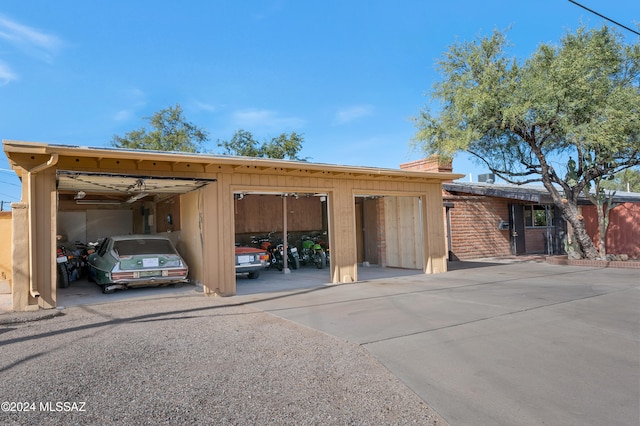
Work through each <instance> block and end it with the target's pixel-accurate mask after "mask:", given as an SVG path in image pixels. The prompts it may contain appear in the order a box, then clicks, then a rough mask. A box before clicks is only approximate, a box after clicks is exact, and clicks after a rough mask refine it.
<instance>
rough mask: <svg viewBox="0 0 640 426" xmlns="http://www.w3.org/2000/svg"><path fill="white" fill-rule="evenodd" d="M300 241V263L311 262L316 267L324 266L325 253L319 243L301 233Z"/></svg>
mask: <svg viewBox="0 0 640 426" xmlns="http://www.w3.org/2000/svg"><path fill="white" fill-rule="evenodd" d="M300 241H301V244H300V261H301V262H302V264H304V265H308V264H311V263H313V264H314V265H316V268H318V269H322V268H324V267H325V265H326V263H327V255H326V254H325V252H324V249H323V248H322V246H321V245H320V243H319V242H318V241H317V240H316V239H314V238H312V237H308V236H306V235H303V236H302V238H301V240H300Z"/></svg>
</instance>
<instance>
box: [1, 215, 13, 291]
mask: <svg viewBox="0 0 640 426" xmlns="http://www.w3.org/2000/svg"><path fill="white" fill-rule="evenodd" d="M12 236H13V233H12V232H11V212H0V247H2V249H1V250H0V281H4V280H7V281H9V282H11V241H12Z"/></svg>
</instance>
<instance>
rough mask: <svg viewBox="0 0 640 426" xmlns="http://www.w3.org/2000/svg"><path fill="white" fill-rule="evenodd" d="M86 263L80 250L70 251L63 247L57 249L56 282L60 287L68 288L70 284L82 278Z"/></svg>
mask: <svg viewBox="0 0 640 426" xmlns="http://www.w3.org/2000/svg"><path fill="white" fill-rule="evenodd" d="M84 265H85V262H84V261H83V260H82V255H81V253H80V250H73V251H72V250H70V249H68V248H67V247H65V246H63V245H58V246H57V248H56V280H57V283H58V287H60V288H67V287H69V283H70V282H72V281H76V280H77V279H79V278H80V277H81V276H82V271H83V268H84Z"/></svg>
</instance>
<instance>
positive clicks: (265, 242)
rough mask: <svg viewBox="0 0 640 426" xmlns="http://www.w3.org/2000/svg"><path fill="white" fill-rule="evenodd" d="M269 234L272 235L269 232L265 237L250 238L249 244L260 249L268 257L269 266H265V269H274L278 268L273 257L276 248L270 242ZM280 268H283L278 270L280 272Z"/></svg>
mask: <svg viewBox="0 0 640 426" xmlns="http://www.w3.org/2000/svg"><path fill="white" fill-rule="evenodd" d="M271 234H273V232H269V233H268V234H267V235H262V236H257V237H256V236H252V237H251V243H252V244H253V245H255V246H256V247H260V248H261V249H263V250H264V251H266V252H267V254H268V255H269V266H267V268H270V267H271V266H272V265H273V266H276V267H277V266H278V265H277V259H276V256H275V252H276V246H275V245H274V244H273V243H272V242H271ZM282 268H283V267H280V268H278V269H279V270H280V271H282Z"/></svg>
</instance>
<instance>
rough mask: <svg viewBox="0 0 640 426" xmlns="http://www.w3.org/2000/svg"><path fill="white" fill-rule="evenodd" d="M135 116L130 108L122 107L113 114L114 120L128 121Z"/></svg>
mask: <svg viewBox="0 0 640 426" xmlns="http://www.w3.org/2000/svg"><path fill="white" fill-rule="evenodd" d="M132 118H133V111H132V110H130V109H122V110H120V111H118V112H116V114H115V115H114V116H113V119H114V121H128V120H130V119H132Z"/></svg>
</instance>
